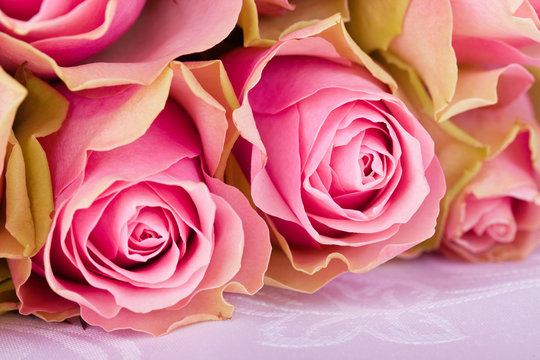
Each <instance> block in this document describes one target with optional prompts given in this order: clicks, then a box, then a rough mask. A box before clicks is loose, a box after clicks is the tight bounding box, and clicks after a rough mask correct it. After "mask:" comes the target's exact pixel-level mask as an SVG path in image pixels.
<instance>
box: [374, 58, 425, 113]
mask: <svg viewBox="0 0 540 360" xmlns="http://www.w3.org/2000/svg"><path fill="white" fill-rule="evenodd" d="M374 57H375V58H376V59H377V60H379V62H380V63H382V64H383V66H384V67H385V68H386V69H388V71H389V72H390V73H391V74H392V75H395V74H396V73H398V75H397V76H399V77H400V79H401V81H400V82H399V92H400V94H401V96H400V97H402V98H403V97H405V98H407V99H408V100H409V101H410V102H412V104H411V105H412V106H413V107H414V108H415V109H418V111H421V112H424V113H426V114H428V115H431V114H433V102H432V101H431V98H430V97H429V94H428V92H427V91H426V88H425V87H424V84H423V83H422V80H421V79H420V77H419V76H418V74H417V73H416V72H415V71H414V69H413V68H411V67H410V66H409V65H407V64H406V63H404V62H403V61H402V60H401V59H399V58H398V57H397V56H396V55H394V54H392V53H391V52H389V51H382V50H381V51H377V52H375V53H374Z"/></svg>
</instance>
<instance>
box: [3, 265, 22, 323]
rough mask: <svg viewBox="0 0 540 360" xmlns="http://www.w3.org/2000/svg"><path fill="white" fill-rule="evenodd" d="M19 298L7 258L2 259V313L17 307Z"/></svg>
mask: <svg viewBox="0 0 540 360" xmlns="http://www.w3.org/2000/svg"><path fill="white" fill-rule="evenodd" d="M17 306H18V300H17V296H16V294H15V288H14V286H13V281H12V280H11V274H10V273H9V268H8V266H7V263H6V260H5V259H0V314H2V313H4V312H6V311H11V310H15V309H17Z"/></svg>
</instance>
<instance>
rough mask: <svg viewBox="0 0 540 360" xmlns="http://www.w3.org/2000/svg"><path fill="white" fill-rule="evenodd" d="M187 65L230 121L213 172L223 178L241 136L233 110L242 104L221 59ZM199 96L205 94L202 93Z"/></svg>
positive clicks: (187, 78)
mask: <svg viewBox="0 0 540 360" xmlns="http://www.w3.org/2000/svg"><path fill="white" fill-rule="evenodd" d="M186 65H187V68H188V69H189V70H190V71H191V73H192V74H193V76H194V78H195V79H196V81H197V82H198V84H199V86H200V87H202V88H203V89H204V92H207V93H208V94H210V96H208V95H207V97H208V99H207V102H208V103H211V102H210V99H212V98H213V99H215V100H217V101H218V102H219V103H220V105H221V106H222V107H223V109H224V110H225V116H226V118H227V122H228V127H227V133H226V135H225V143H224V147H223V151H222V153H221V158H220V161H219V164H217V167H216V170H215V173H214V174H213V175H214V176H215V177H217V178H219V179H223V176H224V172H225V167H226V165H227V159H228V157H229V154H230V153H231V150H232V147H233V145H234V143H235V142H236V139H238V136H239V133H238V130H237V129H236V127H235V126H234V124H233V121H232V111H233V110H235V109H237V108H238V107H239V106H240V104H239V102H238V98H237V97H236V94H235V93H234V89H233V87H232V85H231V82H230V80H229V77H228V76H227V73H226V72H225V68H224V67H223V63H222V62H221V61H219V60H214V61H208V62H196V63H187V64H186ZM185 79H186V80H189V79H190V77H188V76H185ZM216 79H219V81H216ZM191 88H192V90H193V91H194V92H195V93H196V94H199V92H197V91H195V86H194V85H193V86H191ZM201 93H202V92H201ZM199 96H203V95H202V94H201V95H199Z"/></svg>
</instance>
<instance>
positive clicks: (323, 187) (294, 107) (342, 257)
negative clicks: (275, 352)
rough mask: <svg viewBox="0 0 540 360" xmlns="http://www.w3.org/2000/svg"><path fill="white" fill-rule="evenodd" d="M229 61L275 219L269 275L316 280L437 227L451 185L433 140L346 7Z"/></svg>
mask: <svg viewBox="0 0 540 360" xmlns="http://www.w3.org/2000/svg"><path fill="white" fill-rule="evenodd" d="M224 63H225V67H226V69H227V71H228V73H229V74H230V77H231V81H232V82H233V85H234V87H235V89H236V91H237V93H238V94H239V96H240V98H241V103H242V105H241V106H240V108H239V109H237V110H235V112H234V115H233V116H234V121H235V123H236V125H237V127H238V129H239V131H240V134H241V135H242V136H243V140H241V141H239V142H238V144H237V146H236V148H235V151H234V155H235V157H236V160H237V161H238V164H239V165H240V168H241V169H242V170H243V173H244V174H245V175H246V176H247V178H248V179H249V182H250V185H251V189H250V193H251V196H252V199H253V202H254V204H255V205H256V206H257V208H258V209H260V210H261V211H262V212H263V213H265V214H266V218H267V221H268V223H269V224H270V227H271V229H272V230H273V237H274V239H273V240H274V245H275V246H274V250H273V253H272V259H271V261H270V266H269V269H268V272H267V280H268V283H269V284H272V285H277V286H283V287H289V288H293V289H297V290H301V291H308V292H310V291H315V290H316V289H318V288H319V287H321V286H322V285H324V283H325V282H327V281H328V280H330V279H331V278H333V277H334V276H336V275H338V274H339V273H342V272H344V271H347V270H349V271H353V272H363V271H367V270H369V269H371V268H373V267H375V266H377V265H379V264H381V263H383V262H385V261H387V260H389V259H392V258H393V257H395V256H396V255H398V254H400V253H402V252H403V251H405V250H407V249H409V248H410V247H412V246H414V245H415V244H418V243H419V242H421V241H423V240H425V239H426V238H428V237H430V236H431V235H432V234H433V232H434V226H435V223H436V218H437V215H438V212H439V200H440V199H441V197H442V196H443V194H444V191H445V185H444V178H443V173H442V171H441V167H440V165H439V162H438V160H437V158H436V157H435V155H434V149H433V141H432V140H431V138H430V137H429V134H428V133H427V132H426V131H425V130H424V128H423V127H422V126H421V125H420V123H419V122H418V121H417V119H416V118H415V117H414V116H413V115H412V114H411V113H410V112H409V111H408V110H407V108H406V107H405V105H404V104H403V103H402V102H401V101H400V100H399V99H398V98H396V97H395V96H393V95H392V94H391V93H390V91H389V87H388V86H387V85H386V84H385V83H383V82H382V81H381V79H382V80H384V81H387V82H388V83H390V84H391V83H392V81H391V79H390V78H389V77H388V76H387V75H386V73H384V72H383V71H382V70H381V69H380V68H379V67H378V66H377V65H375V64H374V63H373V62H372V61H371V60H370V59H369V57H367V56H366V55H365V54H364V53H362V52H361V51H360V50H359V49H358V48H357V47H355V46H354V45H352V44H351V42H350V40H349V38H348V36H347V34H346V33H345V32H344V27H343V24H342V22H341V21H340V18H339V16H335V17H332V18H330V19H327V20H325V21H322V22H320V23H318V24H316V25H314V26H310V27H307V28H304V29H302V30H299V31H297V32H294V33H292V34H290V35H288V36H286V37H285V38H283V39H282V40H281V41H279V42H278V43H276V44H275V45H274V46H272V47H271V48H269V49H244V50H238V51H236V52H233V53H231V54H229V55H228V56H226V57H225V59H224ZM238 177H239V175H238V172H236V171H232V170H230V177H229V179H232V180H229V181H235V179H237V178H238Z"/></svg>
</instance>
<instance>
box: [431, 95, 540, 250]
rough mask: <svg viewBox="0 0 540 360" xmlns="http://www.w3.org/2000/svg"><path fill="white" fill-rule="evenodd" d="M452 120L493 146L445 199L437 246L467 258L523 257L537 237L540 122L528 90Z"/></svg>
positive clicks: (539, 225)
mask: <svg viewBox="0 0 540 360" xmlns="http://www.w3.org/2000/svg"><path fill="white" fill-rule="evenodd" d="M454 121H455V122H456V124H458V125H459V126H460V127H462V128H463V129H464V130H465V131H466V132H467V133H469V134H470V135H473V136H475V137H476V138H478V139H479V140H481V141H482V142H483V143H486V144H489V145H490V147H491V148H493V149H494V151H493V153H492V154H490V156H489V158H488V159H487V160H486V161H485V162H484V163H483V164H482V167H481V168H480V170H479V171H478V173H476V174H475V176H474V177H473V178H472V179H471V180H470V181H469V182H468V183H467V185H466V186H465V187H464V188H463V189H462V191H461V192H460V193H459V194H458V195H457V196H456V197H455V199H454V200H453V202H452V204H451V205H450V212H449V216H448V220H447V222H446V226H445V232H444V238H443V241H442V244H441V248H440V250H441V251H442V252H443V253H444V254H445V255H448V256H452V257H460V258H463V259H466V260H469V261H504V260H517V259H521V258H523V257H525V256H526V255H528V254H529V253H530V252H531V251H532V250H533V249H534V248H535V247H536V246H537V245H538V243H539V242H540V181H539V179H540V177H539V175H540V163H539V160H538V158H537V156H536V154H538V151H539V150H540V144H539V138H538V135H539V134H540V132H539V129H540V127H539V126H538V124H537V122H536V120H535V117H534V112H533V109H532V103H531V100H530V98H529V96H528V94H527V93H524V94H523V95H522V96H520V97H518V98H517V99H516V100H514V101H513V102H511V103H510V104H508V105H505V106H493V107H487V108H484V109H477V110H472V111H469V112H466V113H463V114H461V115H459V116H457V117H456V118H455V119H454Z"/></svg>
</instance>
